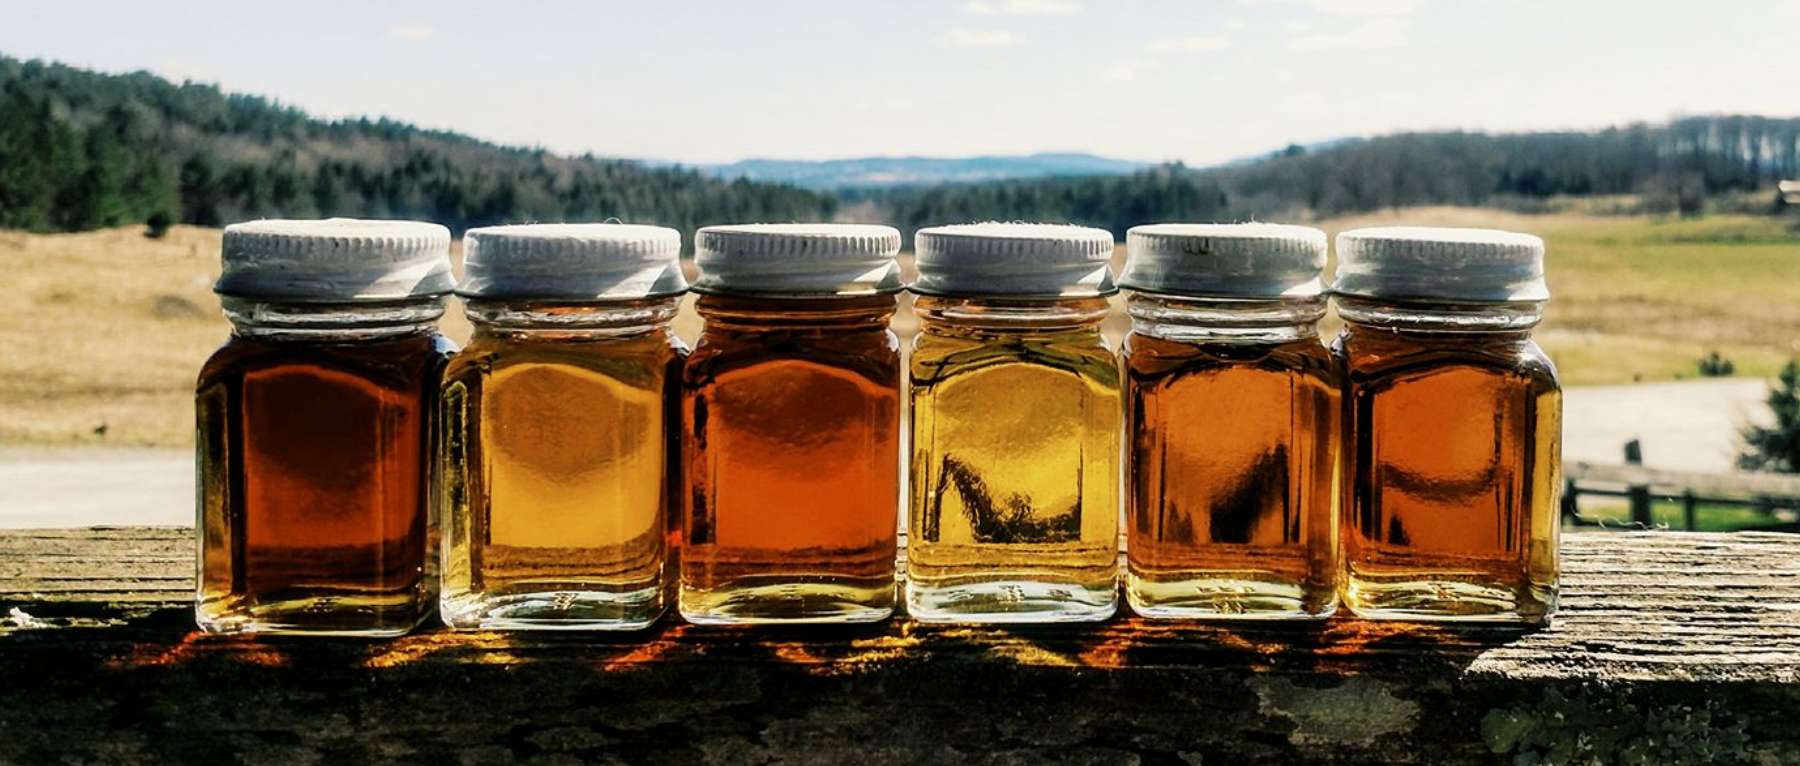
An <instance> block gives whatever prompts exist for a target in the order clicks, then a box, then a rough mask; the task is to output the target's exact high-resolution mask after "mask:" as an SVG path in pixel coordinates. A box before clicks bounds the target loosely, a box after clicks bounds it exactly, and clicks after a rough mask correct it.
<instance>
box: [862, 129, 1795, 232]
mask: <svg viewBox="0 0 1800 766" xmlns="http://www.w3.org/2000/svg"><path fill="white" fill-rule="evenodd" d="M1795 177H1800V118H1779V117H1761V116H1754V115H1720V116H1704V117H1685V118H1681V119H1678V120H1674V121H1672V122H1668V123H1663V124H1641V123H1640V124H1633V125H1626V126H1621V127H1616V128H1608V129H1605V130H1598V131H1591V132H1548V133H1479V132H1460V131H1451V132H1432V133H1398V134H1394V135H1387V136H1379V137H1375V138H1356V139H1345V140H1339V141H1332V142H1327V143H1325V144H1323V145H1314V146H1313V147H1310V148H1309V147H1305V146H1297V145H1296V146H1290V147H1288V148H1287V149H1284V150H1281V151H1277V152H1274V153H1272V154H1271V155H1269V156H1267V157H1265V158H1263V159H1260V160H1256V161H1245V162H1236V163H1231V164H1227V165H1221V166H1218V167H1212V168H1201V169H1195V168H1188V167H1185V166H1183V165H1181V164H1179V163H1176V164H1168V165H1159V166H1155V167H1151V168H1147V169H1144V170H1140V171H1137V172H1135V173H1132V174H1130V175H1121V176H1107V177H1090V178H1046V179H1033V180H1007V181H994V182H984V183H971V184H949V185H935V186H914V187H898V188H888V189H877V190H867V191H861V192H848V193H841V194H840V196H844V197H846V198H847V199H854V201H855V202H856V203H857V204H858V205H859V209H862V210H869V211H872V212H871V214H872V215H875V216H878V217H880V218H882V219H884V220H888V221H892V222H893V223H894V224H895V225H896V226H900V227H901V228H902V229H903V230H906V231H911V230H913V229H915V228H918V227H921V226H931V225H936V224H942V223H952V222H957V221H971V220H1052V221H1070V222H1074V223H1081V224H1086V225H1091V226H1099V227H1103V228H1107V229H1111V230H1112V231H1113V232H1114V233H1115V234H1118V235H1123V234H1124V232H1125V230H1126V229H1127V228H1130V227H1131V226H1134V225H1137V224H1141V223H1148V222H1153V221H1241V220H1252V219H1262V220H1270V219H1276V220H1310V219H1315V218H1323V217H1330V216H1337V215H1344V214H1351V213H1360V212H1366V211H1372V210H1382V209H1389V208H1397V207H1405V206H1413V205H1471V206H1483V205H1502V206H1506V207H1514V208H1520V209H1530V208H1531V206H1532V205H1534V204H1542V201H1544V200H1546V199H1548V198H1550V197H1553V196H1559V195H1570V196H1580V195H1637V198H1638V199H1639V203H1638V204H1639V205H1640V206H1641V208H1642V210H1643V211H1644V212H1671V213H1672V212H1677V211H1680V212H1695V211H1698V210H1700V209H1702V207H1703V206H1704V204H1705V202H1706V200H1707V198H1708V197H1709V196H1711V195H1717V194H1721V193H1726V192H1743V191H1749V190H1757V189H1764V188H1771V187H1773V186H1774V182H1775V181H1776V180H1777V179H1781V178H1795ZM1771 200H1772V197H1771Z"/></svg>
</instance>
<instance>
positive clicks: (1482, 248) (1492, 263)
mask: <svg viewBox="0 0 1800 766" xmlns="http://www.w3.org/2000/svg"><path fill="white" fill-rule="evenodd" d="M1337 254H1338V266H1337V280H1336V282H1335V283H1334V284H1333V285H1332V291H1333V292H1335V293H1338V294H1340V295H1351V296H1359V297H1365V298H1385V299H1407V298H1412V299H1422V300H1445V301H1470V302H1479V303H1510V302H1525V301H1542V300H1547V299H1549V297H1550V289H1549V287H1548V286H1547V285H1545V284H1544V241H1543V240H1542V239H1539V238H1537V237H1534V236H1532V235H1530V234H1519V233H1516V232H1510V231H1497V230H1494V229H1439V228H1425V227H1415V226H1394V227H1387V228H1376V229H1354V230H1351V231H1346V232H1344V233H1342V234H1339V235H1338V237H1337Z"/></svg>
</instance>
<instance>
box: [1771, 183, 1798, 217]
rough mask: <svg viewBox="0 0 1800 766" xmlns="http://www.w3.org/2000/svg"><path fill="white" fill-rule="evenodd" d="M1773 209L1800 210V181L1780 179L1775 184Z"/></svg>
mask: <svg viewBox="0 0 1800 766" xmlns="http://www.w3.org/2000/svg"><path fill="white" fill-rule="evenodd" d="M1775 209H1776V210H1787V211H1791V210H1800V181H1782V182H1780V183H1778V184H1775Z"/></svg>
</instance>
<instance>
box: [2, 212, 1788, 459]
mask: <svg viewBox="0 0 1800 766" xmlns="http://www.w3.org/2000/svg"><path fill="white" fill-rule="evenodd" d="M1402 221H1404V222H1407V223H1420V224H1433V225H1463V226H1496V227H1500V228H1509V229H1516V230H1521V231H1530V232H1535V233H1538V234H1541V235H1542V236H1544V237H1545V238H1546V239H1547V240H1548V241H1549V246H1550V256H1549V269H1550V281H1551V288H1552V290H1553V291H1554V292H1555V299H1554V301H1553V302H1552V306H1551V309H1550V313H1549V318H1548V320H1547V322H1546V325H1545V327H1544V328H1543V330H1541V331H1540V338H1541V339H1542V340H1543V342H1544V344H1545V345H1546V346H1547V347H1548V348H1549V349H1550V351H1551V354H1552V355H1553V356H1554V357H1555V358H1556V360H1557V362H1558V364H1559V365H1560V366H1561V368H1562V371H1563V375H1564V378H1565V380H1566V382H1567V383H1569V384H1570V385H1582V384H1599V383H1621V382H1630V381H1633V380H1669V379H1672V378H1678V377H1684V376H1692V375H1694V374H1696V368H1695V363H1696V361H1697V360H1698V359H1699V358H1700V357H1701V356H1702V355H1704V354H1706V353H1708V352H1710V351H1714V350H1716V351H1718V352H1719V353H1721V354H1722V355H1724V356H1725V357H1726V358H1729V359H1731V360H1732V361H1733V362H1734V363H1736V365H1737V369H1738V374H1740V375H1757V376H1766V375H1769V374H1772V372H1773V371H1774V370H1775V369H1776V368H1777V367H1778V366H1779V365H1780V363H1781V362H1782V361H1783V360H1785V359H1787V358H1789V357H1791V356H1796V355H1800V235H1796V234H1795V233H1794V232H1793V230H1791V229H1790V228H1788V226H1787V225H1786V224H1784V223H1783V222H1781V221H1777V220H1773V219H1768V218H1756V217H1748V216H1715V217H1711V218H1706V219H1702V220H1696V221H1685V220H1677V219H1670V220H1661V219H1650V218H1628V217H1599V216H1586V215H1577V214H1554V215H1521V214H1513V213H1506V212H1500V211H1494V210H1486V209H1469V208H1418V209H1410V210H1403V211H1392V212H1385V213H1380V214H1374V215H1368V216H1361V217H1357V218H1354V219H1343V220H1332V221H1326V222H1324V223H1323V224H1322V225H1323V226H1324V227H1325V228H1326V229H1328V230H1331V231H1333V232H1335V231H1338V230H1341V229H1344V228H1349V227H1353V226H1363V225H1376V224H1391V223H1398V222H1402ZM218 257H219V232H218V231H216V230H210V229H198V228H192V227H176V228H174V229H173V230H171V231H170V232H169V234H168V235H167V236H165V237H164V238H163V239H161V240H150V239H146V238H144V237H143V236H142V235H141V234H140V233H139V230H138V229H136V228H125V229H115V230H110V231H100V232H90V233H84V234H55V235H33V234H22V233H18V232H0V285H4V286H5V287H6V288H8V290H9V293H10V294H9V296H8V300H5V301H3V302H0V443H39V444H55V443H90V444H93V443H109V444H132V445H168V446H179V445H186V444H188V443H190V441H191V439H192V433H191V429H192V417H193V414H192V404H191V401H190V399H191V395H192V386H193V375H194V373H195V371H196V370H198V369H199V366H200V363H201V361H202V360H204V359H205V358H206V356H207V355H208V354H209V353H211V352H212V350H213V349H214V348H216V347H217V346H218V344H219V343H220V342H221V341H222V340H223V339H224V337H225V334H226V332H227V326H226V324H225V322H224V320H223V319H222V318H221V317H220V316H219V312H218V303H217V301H216V300H215V299H214V298H213V295H212V292H211V290H210V285H211V283H212V280H213V279H214V278H215V277H216V276H217V273H218ZM913 327H914V323H913V321H912V318H911V316H910V315H906V314H905V313H904V312H903V315H902V317H901V318H900V321H899V322H898V329H899V330H900V331H901V333H902V334H910V333H911V331H912V328H913ZM1124 327H1125V322H1124V321H1123V320H1122V319H1117V318H1115V320H1114V321H1113V322H1112V323H1111V326H1110V328H1111V329H1112V330H1113V331H1114V332H1115V333H1117V332H1119V331H1122V330H1123V328H1124ZM445 328H446V332H448V333H449V334H450V335H451V336H452V337H455V338H457V339H459V340H460V339H463V338H466V337H467V335H468V324H467V323H466V322H465V321H464V320H463V319H462V317H461V316H460V312H458V311H456V310H455V309H453V310H452V311H451V312H450V314H449V315H447V319H446V322H445ZM697 329H698V321H697V318H696V317H695V316H694V315H693V312H692V311H691V309H690V310H685V311H684V312H683V314H682V317H681V319H680V321H679V323H678V331H679V332H680V333H681V334H682V335H683V336H684V337H687V338H689V339H691V338H692V337H693V336H694V333H695V332H696V330H697Z"/></svg>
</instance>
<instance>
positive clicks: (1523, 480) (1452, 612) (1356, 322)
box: [1334, 228, 1562, 623]
mask: <svg viewBox="0 0 1800 766" xmlns="http://www.w3.org/2000/svg"><path fill="white" fill-rule="evenodd" d="M1337 249H1338V258H1339V267H1338V283H1337V285H1336V287H1335V288H1334V292H1335V293H1336V294H1337V307H1338V313H1339V314H1340V315H1341V316H1342V317H1343V318H1344V322H1345V328H1344V331H1343V333H1342V334H1341V335H1340V336H1339V337H1338V339H1337V343H1336V346H1337V349H1338V350H1339V352H1340V353H1341V354H1342V355H1343V356H1344V358H1345V360H1346V363H1347V365H1348V367H1347V370H1348V372H1347V375H1348V382H1347V393H1346V404H1347V416H1348V429H1349V434H1350V441H1349V456H1350V464H1349V470H1348V484H1349V495H1348V499H1347V501H1346V508H1345V512H1344V519H1343V556H1344V571H1345V583H1344V601H1345V605H1346V606H1348V607H1349V608H1350V609H1351V610H1352V611H1354V612H1356V614H1357V615H1359V616H1362V617H1367V618H1386V619H1404V620H1447V621H1489V622H1514V623H1540V622H1544V621H1547V620H1548V619H1549V618H1550V615H1551V614H1552V612H1554V611H1555V609H1556V601H1557V537H1558V533H1559V526H1560V519H1559V516H1558V495H1559V493H1560V491H1561V473H1562V457H1561V452H1562V389H1561V385H1560V384H1559V383H1558V382H1557V377H1556V367H1555V366H1554V365H1553V364H1551V362H1550V359H1549V357H1547V356H1546V355H1545V354H1544V352H1543V349H1540V348H1538V345H1537V344H1536V343H1535V342H1533V341H1532V339H1531V334H1530V333H1531V328H1532V327H1534V326H1535V325H1536V324H1537V323H1538V321H1539V320H1540V319H1541V318H1542V316H1543V309H1544V304H1545V302H1546V301H1547V300H1548V298H1549V291H1548V289H1547V288H1546V287H1545V284H1544V277H1543V257H1544V244H1543V241H1542V240H1540V239H1538V238H1537V237H1533V236H1529V235H1525V234H1513V233H1509V232H1499V231H1487V230H1476V229H1419V228H1389V229H1360V230H1355V231H1349V232H1345V233H1343V234H1341V235H1339V237H1338V242H1337Z"/></svg>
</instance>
